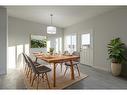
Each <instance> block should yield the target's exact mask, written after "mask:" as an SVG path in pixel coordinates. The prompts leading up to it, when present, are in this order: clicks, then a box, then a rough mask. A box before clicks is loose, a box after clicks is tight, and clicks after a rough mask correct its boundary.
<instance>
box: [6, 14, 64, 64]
mask: <svg viewBox="0 0 127 95" xmlns="http://www.w3.org/2000/svg"><path fill="white" fill-rule="evenodd" d="M46 27H47V26H46V25H42V24H40V23H36V22H32V21H27V20H23V19H18V18H15V17H10V16H9V17H8V48H10V50H12V51H13V52H10V53H11V54H12V55H9V56H13V55H14V57H15V58H13V62H14V63H16V62H17V61H18V60H17V55H18V54H19V53H21V52H22V51H23V52H25V48H27V50H28V49H29V44H30V34H36V35H43V36H46V37H48V39H50V40H51V41H52V43H55V42H53V41H55V40H54V39H55V38H56V37H63V29H62V28H58V27H57V34H55V35H48V34H47V33H46ZM52 47H54V46H52ZM19 49H20V50H19ZM18 51H19V52H18ZM27 52H28V51H27ZM11 61H12V60H11ZM13 62H11V63H13ZM11 63H10V64H11Z"/></svg>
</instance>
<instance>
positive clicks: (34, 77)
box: [31, 74, 36, 86]
mask: <svg viewBox="0 0 127 95" xmlns="http://www.w3.org/2000/svg"><path fill="white" fill-rule="evenodd" d="M35 79H36V74H34V76H33V80H32V82H31V86H33V83H34V80H35Z"/></svg>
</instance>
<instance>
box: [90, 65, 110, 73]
mask: <svg viewBox="0 0 127 95" xmlns="http://www.w3.org/2000/svg"><path fill="white" fill-rule="evenodd" d="M92 67H93V68H96V69H99V70H103V71H106V72H110V71H109V70H108V69H106V68H102V67H98V66H92Z"/></svg>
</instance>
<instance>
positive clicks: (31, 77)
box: [30, 70, 32, 82]
mask: <svg viewBox="0 0 127 95" xmlns="http://www.w3.org/2000/svg"><path fill="white" fill-rule="evenodd" d="M31 79H32V70H30V82H31Z"/></svg>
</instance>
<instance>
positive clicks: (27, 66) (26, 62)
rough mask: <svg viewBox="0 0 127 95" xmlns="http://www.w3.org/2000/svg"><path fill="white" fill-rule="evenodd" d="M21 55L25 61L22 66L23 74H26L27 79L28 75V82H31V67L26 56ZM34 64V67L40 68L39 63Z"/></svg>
mask: <svg viewBox="0 0 127 95" xmlns="http://www.w3.org/2000/svg"><path fill="white" fill-rule="evenodd" d="M22 54H23V58H24V60H25V64H24V66H23V67H24V72H25V74H26V76H27V78H28V77H29V75H30V82H31V77H32V76H31V74H32V69H31V65H30V63H29V61H28V59H27V55H26V54H25V53H22ZM33 63H34V65H35V66H40V65H41V64H39V63H37V62H33Z"/></svg>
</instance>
